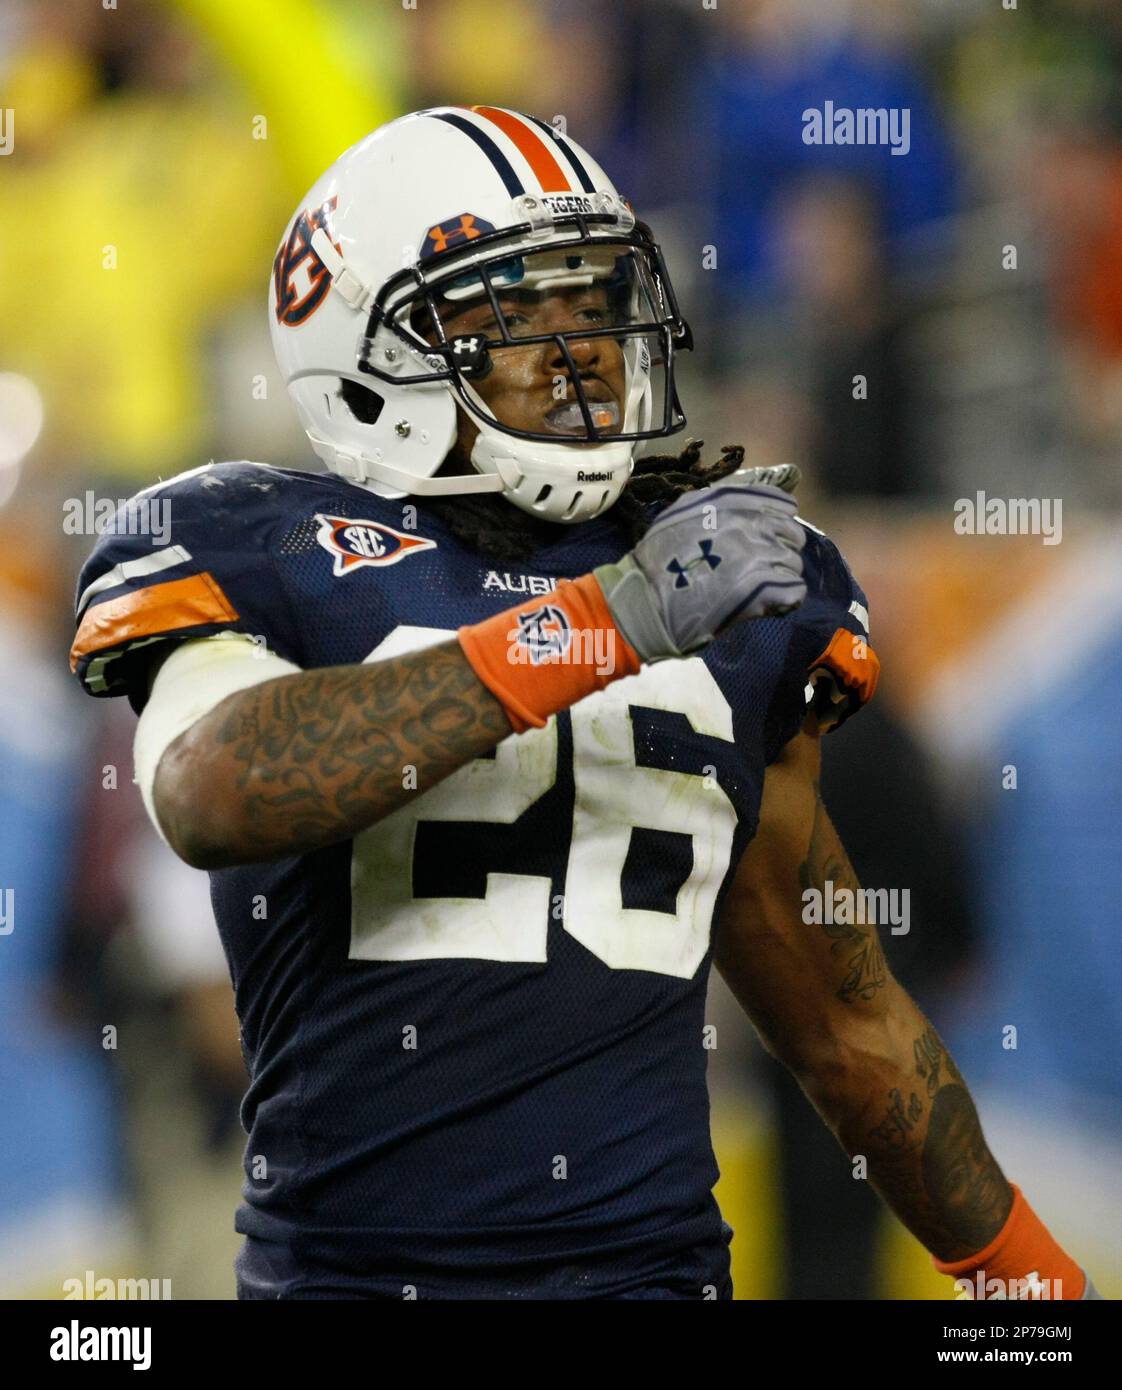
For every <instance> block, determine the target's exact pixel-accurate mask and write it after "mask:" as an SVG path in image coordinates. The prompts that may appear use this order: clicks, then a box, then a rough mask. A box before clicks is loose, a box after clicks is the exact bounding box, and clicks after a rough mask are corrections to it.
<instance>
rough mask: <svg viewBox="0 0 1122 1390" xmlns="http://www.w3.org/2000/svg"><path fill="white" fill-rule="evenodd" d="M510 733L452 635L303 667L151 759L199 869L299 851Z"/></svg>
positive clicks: (166, 812) (178, 838)
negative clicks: (394, 653) (357, 661)
mask: <svg viewBox="0 0 1122 1390" xmlns="http://www.w3.org/2000/svg"><path fill="white" fill-rule="evenodd" d="M510 731H511V727H510V722H509V720H508V719H507V717H506V715H505V714H504V713H503V709H502V706H501V705H500V704H499V702H498V700H496V698H495V697H494V695H492V694H491V692H490V691H489V690H488V689H487V687H486V686H485V685H484V684H483V682H482V681H481V680H480V679H479V677H478V676H477V675H476V674H475V672H474V671H473V670H472V668H471V666H470V665H469V664H468V661H467V658H466V657H465V655H464V653H463V650H462V649H461V647H460V646H459V644H458V643H457V642H455V641H451V642H442V643H440V644H439V645H438V646H435V647H430V648H427V649H426V650H424V651H420V652H407V653H405V654H404V655H403V656H399V657H394V658H391V659H390V660H388V661H380V662H377V663H374V664H371V665H364V666H334V667H328V668H326V669H323V670H316V671H305V672H302V673H301V674H300V675H293V676H282V677H280V678H279V679H277V680H271V681H266V682H264V683H263V684H261V685H255V686H251V687H250V688H249V689H248V690H242V691H238V692H237V693H236V694H234V695H230V696H228V697H227V698H226V699H225V700H224V701H223V702H222V703H221V704H220V705H218V706H217V707H216V708H215V709H214V710H212V711H211V712H210V714H208V715H205V716H204V717H203V718H202V719H201V720H199V722H198V723H197V724H194V725H192V726H191V728H189V729H188V730H187V731H186V733H184V734H181V735H180V736H179V738H178V739H176V740H175V742H174V743H172V744H171V745H170V746H169V748H168V750H167V752H166V753H165V754H164V756H163V758H162V759H161V761H160V765H159V769H158V771H157V774H156V784H155V802H156V807H157V811H158V814H159V817H160V823H161V825H162V827H163V829H164V833H165V835H166V836H167V838H168V841H169V843H170V844H171V846H172V848H173V849H175V850H176V852H177V853H178V854H179V855H180V856H181V857H182V858H183V859H185V860H186V861H187V862H188V863H189V864H192V865H194V866H195V867H196V868H204V869H215V868H223V867H225V866H227V865H230V864H247V863H254V862H257V861H259V860H268V859H277V858H282V857H284V856H286V855H289V854H303V853H306V852H307V851H309V850H313V849H318V848H320V847H321V846H323V845H329V844H333V843H335V842H336V841H338V840H344V839H348V838H350V837H351V836H352V835H355V834H357V833H358V832H359V831H361V830H365V829H366V827H367V826H369V825H373V824H374V823H375V822H377V821H379V820H381V819H382V817H383V816H387V815H389V814H390V813H391V812H393V811H395V810H396V809H397V808H398V807H399V806H400V805H402V803H403V802H405V801H406V800H407V799H409V798H412V797H416V796H417V795H418V793H419V792H422V791H424V790H426V789H427V788H428V787H431V786H435V785H436V783H437V782H440V781H441V780H442V779H443V778H445V777H447V776H448V775H449V773H452V772H455V770H456V769H457V768H459V767H462V766H463V765H464V764H465V763H466V762H470V761H471V759H472V758H478V757H481V756H482V755H483V754H485V753H488V752H490V750H491V749H492V748H494V746H495V744H496V743H498V742H499V740H500V739H503V738H505V737H506V736H507V735H508V734H509V733H510ZM409 769H413V770H414V771H415V774H416V775H415V777H411V776H407V775H406V774H407V771H408V770H409Z"/></svg>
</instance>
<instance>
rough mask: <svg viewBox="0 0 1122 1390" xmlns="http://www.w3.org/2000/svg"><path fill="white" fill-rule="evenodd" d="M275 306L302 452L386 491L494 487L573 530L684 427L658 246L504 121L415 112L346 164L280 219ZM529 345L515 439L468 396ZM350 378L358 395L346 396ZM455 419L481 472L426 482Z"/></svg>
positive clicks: (447, 445)
mask: <svg viewBox="0 0 1122 1390" xmlns="http://www.w3.org/2000/svg"><path fill="white" fill-rule="evenodd" d="M559 300H560V302H561V304H562V310H561V312H562V315H563V326H562V327H560V328H559V326H558V321H557V318H556V315H557V313H558V309H557V305H558V302H559ZM549 305H552V308H551V309H549V310H548V312H547V307H548V306H549ZM543 306H547V307H543ZM578 306H579V307H578ZM269 308H270V313H269V326H270V329H271V332H272V338H273V346H274V349H275V351H276V355H277V361H278V363H279V364H280V368H281V372H282V373H283V376H284V380H285V384H286V385H287V387H288V390H289V393H290V394H291V396H292V399H293V401H294V402H295V405H296V410H297V413H298V414H299V416H300V420H301V423H302V424H303V426H304V428H305V430H306V431H307V434H308V438H309V440H310V441H311V444H312V447H313V449H314V450H315V451H316V453H317V454H318V455H319V456H320V458H322V459H323V460H324V462H325V463H326V464H327V465H328V467H329V468H331V469H333V470H334V471H335V472H337V473H340V474H341V475H343V476H344V477H346V478H349V479H350V480H351V481H353V482H356V483H359V484H362V485H363V486H366V487H369V488H371V489H372V490H373V491H374V492H376V493H378V494H380V495H381V496H383V497H401V496H406V495H410V494H413V495H419V496H447V495H449V494H457V493H460V494H463V493H479V492H502V493H503V494H505V496H507V497H508V498H509V499H510V500H511V501H512V502H513V503H515V504H516V505H517V506H519V507H521V508H523V509H524V510H525V511H527V512H530V513H531V514H532V515H535V516H540V517H543V518H546V519H548V520H552V521H565V522H575V521H582V520H585V519H586V518H589V517H593V516H597V515H599V514H600V513H602V512H604V511H605V510H607V508H608V507H610V506H611V505H612V504H613V503H614V502H615V500H616V499H617V497H618V496H619V494H620V492H621V491H622V489H623V487H624V485H625V483H626V482H627V479H628V477H629V476H630V474H631V469H632V460H633V453H634V448H635V444H636V442H637V441H638V440H642V439H655V438H659V437H661V436H664V435H669V434H674V433H676V432H677V431H678V430H680V429H681V428H682V426H683V425H684V424H685V422H686V421H685V416H684V415H683V414H682V410H681V406H680V404H679V401H678V395H677V391H676V389H675V384H674V353H675V351H676V350H679V351H680V350H683V349H688V348H690V347H691V346H692V340H691V337H690V331H689V328H688V326H687V324H686V323H685V321H684V320H683V319H682V317H681V314H680V313H679V311H678V305H677V302H676V300H675V298H674V291H673V288H672V286H671V284H670V279H669V276H668V275H667V272H666V267H665V265H664V263H663V259H662V253H661V251H660V250H659V248H658V246H657V245H656V244H655V243H654V241H653V240H652V238H651V235H650V232H649V230H648V229H647V227H645V226H644V225H643V224H642V223H640V222H637V221H636V220H635V216H634V214H633V212H632V211H631V208H630V206H629V205H628V204H627V203H626V201H625V200H624V199H622V198H621V197H620V196H619V194H618V193H617V192H616V190H615V189H614V187H613V186H612V184H611V182H610V181H609V179H608V177H607V175H606V174H605V173H604V172H603V170H602V169H601V168H600V166H599V165H598V164H596V163H595V161H593V160H592V159H591V158H590V157H589V156H588V155H587V154H586V153H585V152H584V151H583V150H582V149H580V147H579V146H578V145H576V144H575V143H574V142H573V141H572V140H571V139H569V138H568V136H565V135H561V134H559V133H558V132H556V131H554V130H553V129H552V127H550V126H548V125H546V124H544V123H543V122H541V121H538V120H535V119H534V118H533V117H530V116H525V115H522V114H520V113H518V112H515V111H508V110H504V109H501V108H498V107H491V106H473V107H470V108H469V107H453V106H447V107H435V108H433V109H432V110H429V111H418V112H415V113H413V114H412V115H408V116H402V117H401V118H400V119H398V120H395V121H391V122H390V123H389V124H388V125H385V126H382V127H381V128H380V129H379V130H376V131H374V132H373V134H371V135H368V136H367V137H366V139H365V140H362V141H360V142H359V143H358V144H357V145H355V146H353V148H351V149H349V150H348V151H347V152H346V153H345V154H343V155H341V156H340V158H339V159H337V160H336V162H335V163H334V164H333V165H332V166H331V168H330V169H328V170H327V172H326V173H325V174H324V175H323V176H322V178H320V179H319V181H318V182H317V183H316V184H315V185H314V186H313V188H312V189H311V190H310V192H309V193H308V195H307V197H306V198H305V199H304V200H303V201H302V202H301V204H300V207H299V208H298V210H297V212H296V213H295V215H294V216H293V218H292V220H291V221H290V223H289V225H288V228H287V230H286V232H285V235H284V238H283V240H282V241H281V244H280V248H279V250H278V251H277V254H276V259H275V261H274V263H273V274H272V280H271V285H270V291H269ZM464 315H468V319H467V320H464ZM457 319H461V320H463V322H461V323H460V324H459V325H457V323H456V320H457ZM602 340H607V341H602ZM533 346H538V347H539V348H540V351H541V353H543V354H545V356H543V358H542V359H541V361H540V363H539V366H538V368H537V369H535V370H536V373H537V374H536V376H535V383H536V385H535V387H534V394H532V396H531V397H527V396H523V397H522V401H523V408H524V409H529V410H530V412H531V415H532V418H533V423H534V425H535V426H536V427H535V428H531V429H527V428H525V427H524V426H525V423H526V419H525V415H523V417H522V425H523V427H521V428H520V427H516V426H515V425H514V424H512V423H511V422H510V421H509V420H506V421H504V420H503V419H501V418H499V416H498V415H497V414H496V412H495V411H494V410H492V409H491V407H490V406H489V405H488V404H487V403H486V401H485V400H484V394H485V389H484V391H483V392H481V390H480V389H479V388H480V386H481V384H482V383H483V382H484V381H485V379H486V377H487V376H488V375H489V373H490V371H491V369H492V367H493V365H494V360H495V358H496V356H497V355H498V354H500V353H503V352H508V353H509V352H515V353H521V354H523V360H524V354H525V352H526V349H527V348H529V347H533ZM574 354H576V356H577V357H580V359H581V360H580V362H579V363H578V361H577V360H576V357H575V356H574ZM608 362H610V366H611V370H610V371H609V370H608V369H607V367H606V366H604V365H603V364H604V363H608ZM598 364H601V365H600V371H599V372H598V371H597V365H598ZM600 372H602V374H600ZM344 382H347V383H355V384H356V385H357V386H358V387H362V388H365V391H359V392H356V391H355V389H354V387H344V388H343V389H344V391H345V392H346V393H347V400H344V399H343V397H342V395H341V393H340V386H341V384H342V383H344ZM613 382H614V385H613ZM545 383H548V385H546V384H545ZM356 401H357V402H358V403H359V404H358V408H357V410H356V408H355V405H356ZM348 402H350V403H349V404H348ZM461 411H465V412H467V413H468V415H469V416H470V418H471V419H472V420H473V421H474V423H475V424H476V425H477V427H478V430H479V434H478V437H477V439H476V440H475V443H474V446H473V448H472V452H471V463H472V466H473V468H474V469H475V470H476V471H475V472H474V473H465V474H461V475H456V476H441V477H434V476H433V475H434V474H435V473H436V472H437V470H438V469H439V468H440V466H441V464H442V463H443V462H444V460H445V458H446V457H447V455H448V452H449V450H450V449H451V448H452V445H453V443H454V442H455V439H456V436H457V425H458V421H459V412H461ZM535 412H536V413H535Z"/></svg>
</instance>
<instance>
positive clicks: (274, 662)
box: [133, 632, 301, 844]
mask: <svg viewBox="0 0 1122 1390" xmlns="http://www.w3.org/2000/svg"><path fill="white" fill-rule="evenodd" d="M300 670H301V668H300V667H299V666H294V665H293V664H292V662H291V661H285V660H284V658H283V657H279V656H277V655H276V653H275V652H271V651H269V650H268V649H267V648H265V647H263V646H262V645H261V644H260V643H259V642H255V641H254V640H253V639H252V638H251V637H246V636H244V635H243V634H242V633H238V632H223V633H219V634H217V635H216V636H214V637H200V638H196V639H195V640H194V641H191V642H183V643H181V644H180V646H178V647H177V648H176V650H175V651H174V652H172V654H171V656H169V657H168V658H167V660H166V661H165V662H164V664H163V665H162V666H161V667H160V669H159V671H157V672H156V679H155V681H154V683H153V685H152V691H151V694H150V695H149V697H148V703H147V704H146V705H145V706H144V709H143V711H142V713H141V715H140V722H139V723H138V724H137V726H136V738H135V740H134V741H133V763H134V766H135V771H134V774H133V780H134V781H135V782H136V784H137V786H138V787H139V788H140V795H141V798H142V799H143V801H144V807H145V809H146V810H147V812H148V817H149V819H150V820H151V822H152V824H153V825H154V826H155V827H156V833H157V834H158V835H159V837H160V839H161V840H163V841H164V843H165V844H166V843H167V840H166V838H165V836H164V832H163V830H161V829H160V822H159V820H158V819H157V817H156V807H155V804H154V802H153V795H152V794H153V788H154V787H155V784H156V769H157V768H158V767H159V765H160V759H161V758H162V757H163V755H164V750H165V749H166V748H167V747H168V745H169V744H171V743H174V741H175V740H176V739H177V738H178V737H179V735H180V734H182V733H185V732H186V730H188V729H189V728H190V727H191V725H192V724H194V723H196V722H197V721H198V720H200V719H201V718H202V717H203V715H204V714H209V713H210V712H211V710H212V709H214V707H215V706H216V705H220V704H221V703H222V701H223V700H224V699H225V698H226V697H227V695H233V694H234V693H235V692H236V691H238V690H248V689H249V687H250V686H251V685H260V684H261V682H262V681H271V680H275V679H276V677H277V676H292V675H297V674H298V673H299V672H300Z"/></svg>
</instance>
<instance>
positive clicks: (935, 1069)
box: [865, 1025, 1013, 1260]
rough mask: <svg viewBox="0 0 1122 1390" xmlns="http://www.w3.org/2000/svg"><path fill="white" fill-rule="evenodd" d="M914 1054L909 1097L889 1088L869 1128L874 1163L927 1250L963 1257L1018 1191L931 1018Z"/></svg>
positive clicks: (990, 1234)
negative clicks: (992, 1148)
mask: <svg viewBox="0 0 1122 1390" xmlns="http://www.w3.org/2000/svg"><path fill="white" fill-rule="evenodd" d="M913 1055H914V1062H915V1075H916V1077H917V1078H918V1081H917V1085H916V1089H915V1090H912V1091H910V1092H909V1096H908V1099H907V1101H905V1100H904V1096H903V1092H902V1091H901V1090H900V1089H899V1088H896V1087H893V1088H891V1089H890V1090H889V1092H888V1104H887V1107H886V1108H885V1110H884V1111H883V1113H882V1116H881V1119H880V1120H879V1122H878V1123H877V1124H876V1125H874V1126H873V1128H872V1129H870V1130H869V1131H868V1132H867V1135H866V1138H865V1142H866V1144H867V1146H868V1153H869V1161H870V1170H871V1174H872V1176H873V1178H874V1180H875V1181H876V1184H877V1186H878V1187H879V1188H880V1189H881V1191H882V1192H883V1193H884V1195H885V1196H886V1197H887V1198H888V1199H889V1200H890V1201H891V1202H892V1203H893V1205H894V1206H895V1207H896V1209H897V1211H899V1212H900V1214H901V1216H902V1217H903V1218H904V1219H905V1220H906V1221H907V1223H908V1225H909V1226H910V1227H911V1228H912V1230H913V1231H914V1232H915V1233H916V1235H918V1236H919V1237H920V1239H921V1240H922V1241H923V1242H924V1244H925V1245H927V1247H928V1248H929V1249H931V1250H933V1251H934V1252H935V1253H936V1254H937V1255H939V1256H940V1258H942V1259H951V1260H953V1259H963V1258H965V1257H966V1256H968V1255H972V1254H974V1253H976V1252H977V1251H978V1250H980V1249H982V1248H983V1247H984V1246H986V1245H988V1244H989V1243H990V1241H991V1240H993V1238H994V1236H996V1235H997V1233H998V1231H1000V1230H1001V1227H1002V1226H1003V1225H1004V1223H1005V1220H1006V1218H1007V1217H1008V1215H1009V1210H1010V1207H1011V1206H1012V1203H1013V1193H1012V1189H1011V1188H1010V1186H1009V1184H1008V1182H1007V1181H1006V1180H1005V1177H1004V1175H1003V1174H1002V1171H1001V1168H1000V1167H999V1165H998V1163H997V1160H996V1159H995V1158H994V1156H993V1154H991V1153H990V1151H989V1148H988V1146H987V1144H986V1141H985V1137H984V1136H983V1134H982V1127H981V1124H980V1122H979V1120H978V1112H977V1110H976V1109H975V1107H974V1102H973V1100H972V1099H971V1098H970V1092H969V1091H968V1090H967V1089H966V1085H965V1083H964V1082H963V1079H962V1076H961V1074H960V1073H959V1071H958V1068H957V1067H956V1066H955V1064H954V1060H953V1058H952V1057H951V1055H950V1053H949V1052H948V1051H947V1049H946V1047H945V1046H944V1045H943V1042H942V1039H941V1038H940V1037H939V1035H938V1033H936V1031H935V1029H934V1028H932V1027H931V1026H930V1025H929V1026H928V1027H927V1028H926V1029H925V1030H924V1032H922V1033H921V1034H920V1035H919V1036H918V1037H916V1038H915V1040H914V1042H913ZM924 1093H926V1099H925V1098H924Z"/></svg>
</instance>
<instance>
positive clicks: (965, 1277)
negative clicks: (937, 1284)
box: [932, 1183, 1087, 1299]
mask: <svg viewBox="0 0 1122 1390" xmlns="http://www.w3.org/2000/svg"><path fill="white" fill-rule="evenodd" d="M1010 1186H1011V1187H1012V1189H1013V1207H1012V1210H1011V1211H1010V1213H1009V1216H1008V1219H1007V1220H1006V1222H1005V1225H1004V1226H1002V1228H1001V1230H1000V1231H998V1233H997V1235H996V1236H994V1238H993V1240H991V1241H990V1243H989V1244H988V1245H987V1246H986V1248H985V1249H984V1250H979V1252H978V1253H977V1254H976V1255H971V1256H970V1257H969V1258H968V1259H965V1260H951V1261H947V1260H940V1259H937V1258H936V1257H935V1256H932V1262H933V1263H934V1265H935V1268H936V1269H937V1270H938V1271H939V1273H940V1274H950V1275H952V1276H953V1277H954V1279H955V1282H956V1285H957V1284H959V1283H961V1284H962V1285H963V1286H964V1287H963V1291H964V1292H965V1289H966V1288H968V1287H972V1288H973V1293H972V1295H971V1297H973V1298H987V1297H993V1296H994V1295H995V1294H997V1295H999V1296H1000V1297H1002V1298H1064V1299H1078V1298H1082V1297H1083V1289H1084V1286H1085V1284H1086V1282H1087V1276H1086V1275H1085V1274H1084V1273H1083V1271H1082V1270H1081V1269H1080V1268H1079V1266H1078V1265H1077V1264H1076V1263H1075V1261H1074V1260H1073V1259H1072V1258H1071V1256H1070V1255H1066V1254H1065V1253H1064V1251H1063V1250H1062V1249H1061V1248H1060V1246H1059V1245H1057V1244H1056V1242H1055V1240H1054V1239H1053V1238H1052V1236H1051V1235H1050V1234H1049V1232H1048V1228H1047V1227H1046V1226H1045V1225H1044V1222H1043V1221H1041V1219H1040V1217H1039V1216H1037V1214H1036V1212H1034V1211H1033V1209H1032V1207H1030V1206H1029V1204H1028V1202H1026V1201H1025V1198H1024V1194H1023V1193H1022V1192H1021V1189H1020V1188H1019V1187H1018V1186H1017V1185H1016V1183H1011V1184H1010ZM991 1284H992V1285H993V1287H992V1288H991ZM1018 1286H1019V1287H1018Z"/></svg>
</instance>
